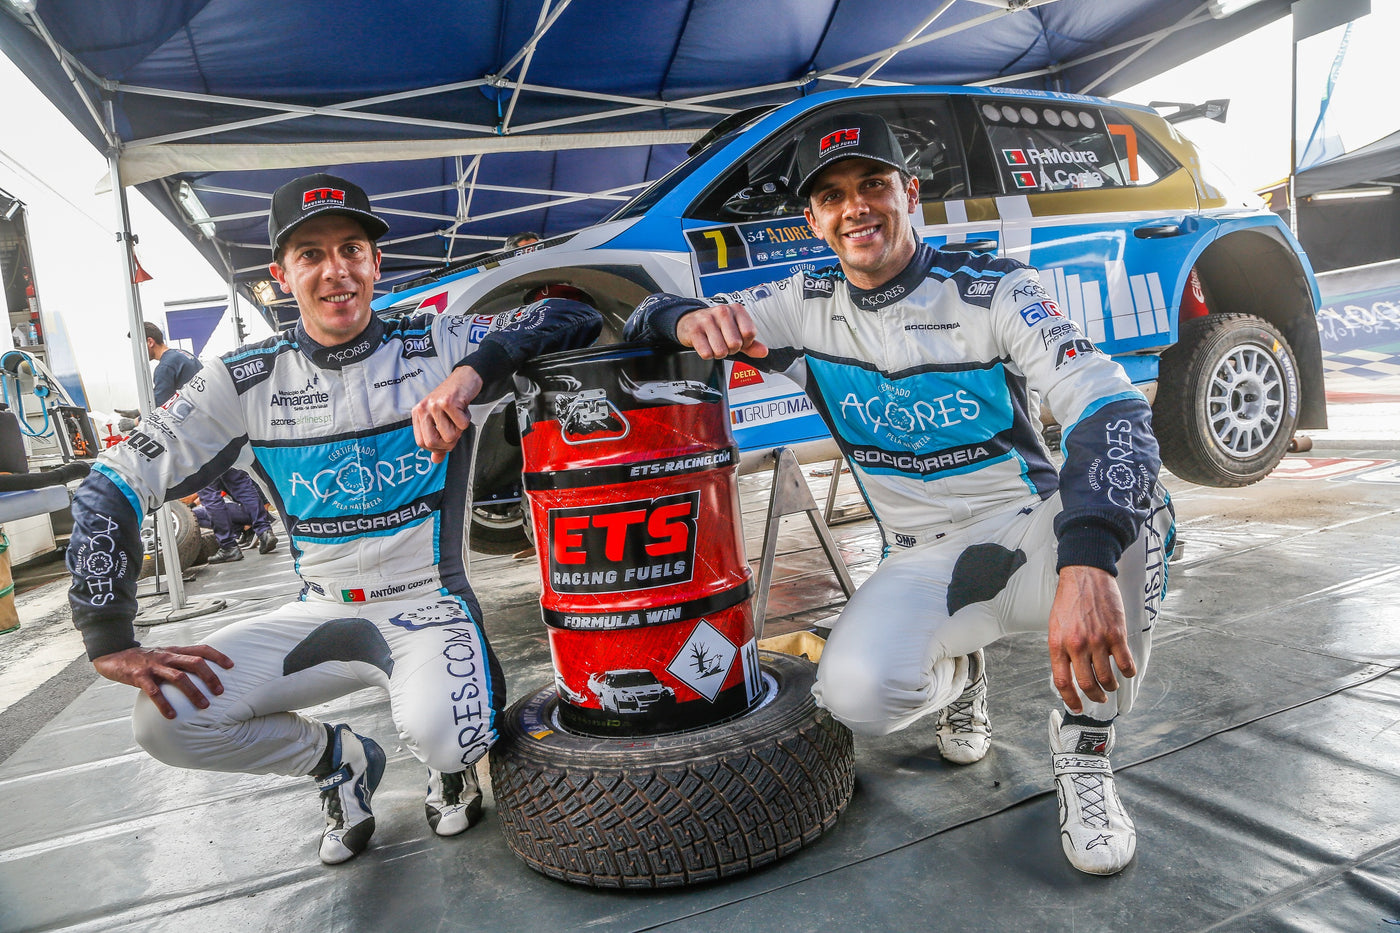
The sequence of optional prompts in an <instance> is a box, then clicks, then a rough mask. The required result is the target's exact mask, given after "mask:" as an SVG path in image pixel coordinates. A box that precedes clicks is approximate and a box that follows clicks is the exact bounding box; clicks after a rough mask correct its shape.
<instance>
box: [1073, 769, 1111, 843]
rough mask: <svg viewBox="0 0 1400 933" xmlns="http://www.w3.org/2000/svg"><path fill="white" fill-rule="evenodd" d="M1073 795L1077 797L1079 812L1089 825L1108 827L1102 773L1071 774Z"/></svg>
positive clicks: (1100, 827)
mask: <svg viewBox="0 0 1400 933" xmlns="http://www.w3.org/2000/svg"><path fill="white" fill-rule="evenodd" d="M1070 782H1071V783H1072V784H1073V785H1074V796H1075V797H1077V798H1079V813H1080V815H1081V816H1082V817H1083V821H1084V822H1085V823H1087V824H1088V825H1090V826H1093V827H1096V828H1099V829H1107V828H1108V806H1107V802H1106V800H1105V796H1106V795H1105V794H1104V790H1103V775H1102V774H1073V775H1070Z"/></svg>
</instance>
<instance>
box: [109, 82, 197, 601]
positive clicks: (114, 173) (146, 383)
mask: <svg viewBox="0 0 1400 933" xmlns="http://www.w3.org/2000/svg"><path fill="white" fill-rule="evenodd" d="M105 106H106V110H107V125H108V128H109V129H110V131H111V138H112V139H118V138H119V137H118V136H117V123H116V117H115V115H114V113H113V110H112V102H111V101H110V100H109V101H107V102H106V103H105ZM120 154H121V149H120V147H119V145H116V146H112V147H110V148H109V149H108V150H107V172H108V174H109V175H110V176H111V181H112V193H113V194H114V195H115V196H116V200H117V249H119V250H120V251H121V254H122V261H121V270H122V277H123V279H124V282H123V288H122V291H123V292H125V293H126V314H127V321H128V323H129V325H130V328H131V362H132V366H133V368H134V370H135V374H136V397H137V398H138V399H139V400H140V402H141V419H142V421H146V420H148V419H149V418H150V415H151V412H152V411H153V410H154V409H155V407H156V399H155V394H154V392H153V390H152V387H151V370H150V366H149V357H148V356H147V354H146V322H145V319H144V318H143V317H142V316H141V292H140V291H139V290H138V289H137V286H136V264H135V258H134V254H133V253H132V251H131V247H132V242H133V240H132V236H131V213H130V211H129V210H128V207H127V203H126V189H125V188H123V187H122V177H121V166H120V164H119V161H118V157H119V156H120ZM139 517H140V516H138V518H139ZM156 528H157V529H158V530H159V531H160V547H161V550H162V551H163V552H164V554H165V569H166V571H167V573H166V577H167V580H168V582H167V586H168V587H169V589H170V605H171V608H173V609H176V610H179V609H183V608H185V578H184V568H183V567H181V566H180V554H179V547H178V546H177V543H176V541H175V522H174V520H173V519H172V518H171V517H170V509H169V507H167V506H164V505H162V506H161V507H160V511H159V512H157V513H156ZM157 570H159V565H157ZM157 585H158V584H157Z"/></svg>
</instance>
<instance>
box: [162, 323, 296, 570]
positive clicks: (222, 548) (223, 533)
mask: <svg viewBox="0 0 1400 933" xmlns="http://www.w3.org/2000/svg"><path fill="white" fill-rule="evenodd" d="M146 356H147V358H148V359H151V360H153V361H155V364H156V370H155V373H153V374H152V376H151V379H152V381H153V382H154V384H155V385H154V394H155V401H156V404H157V405H161V406H163V405H165V404H166V403H167V402H169V401H170V399H171V398H173V397H174V395H175V393H176V392H178V391H179V390H180V389H181V388H182V387H183V386H184V385H185V383H187V382H189V381H190V379H192V378H193V377H194V374H195V373H197V372H199V371H200V370H201V369H203V368H204V364H203V363H201V362H200V361H199V360H198V359H196V358H195V357H194V356H193V355H192V354H189V353H186V352H185V351H184V350H181V349H180V348H179V347H170V346H166V344H165V332H164V331H162V330H161V329H160V328H159V327H158V326H156V325H155V324H152V323H151V322H150V321H147V322H146ZM220 487H222V488H220ZM224 489H227V490H228V492H229V495H230V496H231V497H232V498H233V499H234V501H236V502H238V503H239V504H240V505H241V506H242V507H243V511H244V512H245V513H246V514H247V515H249V516H251V517H252V525H251V528H252V536H253V540H256V541H257V543H258V553H259V554H271V553H272V552H273V551H275V550H277V535H276V534H274V533H273V531H272V520H271V519H270V518H269V517H268V514H267V509H266V508H264V507H263V503H262V497H261V496H260V495H259V493H258V487H257V485H256V484H255V483H254V482H253V478H252V477H251V476H249V475H248V474H247V473H244V472H243V471H242V470H240V469H238V468H236V467H229V468H228V469H227V470H225V471H224V473H223V475H222V476H220V477H218V478H217V479H215V480H214V482H212V483H210V484H208V485H207V486H202V487H200V489H199V502H200V505H202V506H204V511H205V514H206V515H208V517H209V527H210V528H211V529H212V530H213V532H214V540H215V541H217V542H218V545H219V550H218V551H217V552H215V553H214V554H213V555H211V556H210V558H209V563H211V564H223V563H227V562H229V561H235V560H242V559H243V552H242V551H241V550H240V549H239V546H238V544H239V531H236V530H235V528H236V527H237V528H240V529H241V526H236V525H235V523H234V521H233V518H232V516H231V515H230V514H229V509H228V503H227V502H226V501H225V500H224V495H223V490H224ZM249 543H250V544H251V543H252V542H251V541H250V542H249Z"/></svg>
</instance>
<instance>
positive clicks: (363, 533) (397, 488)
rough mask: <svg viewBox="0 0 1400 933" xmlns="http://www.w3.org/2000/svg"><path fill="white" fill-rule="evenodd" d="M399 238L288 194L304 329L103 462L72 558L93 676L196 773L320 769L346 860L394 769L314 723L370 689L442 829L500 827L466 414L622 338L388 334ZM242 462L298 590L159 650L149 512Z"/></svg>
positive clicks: (278, 198) (319, 188) (151, 742)
mask: <svg viewBox="0 0 1400 933" xmlns="http://www.w3.org/2000/svg"><path fill="white" fill-rule="evenodd" d="M387 230H388V225H387V224H386V223H385V222H384V221H383V220H381V219H380V218H379V217H378V216H376V215H375V214H374V213H373V212H372V210H371V207H370V201H369V198H368V196H367V195H366V194H365V192H364V191H362V190H361V189H360V188H358V187H357V186H355V185H354V184H352V183H351V182H348V181H346V180H344V179H341V178H336V177H334V176H330V175H322V174H318V175H309V176H305V177H303V178H298V179H296V180H295V181H292V182H289V183H288V184H286V185H283V186H282V187H281V188H279V189H278V190H277V192H276V193H275V194H274V195H273V198H272V207H271V212H270V214H269V217H268V235H269V239H270V240H271V243H272V248H273V257H274V258H273V262H272V265H271V267H270V271H271V273H272V276H273V277H274V278H275V279H276V280H277V282H278V283H279V284H280V285H281V287H282V289H283V290H284V291H286V292H288V293H289V294H291V295H292V296H294V297H295V298H296V302H297V307H298V310H299V311H300V314H301V320H300V322H299V323H298V324H297V325H296V326H295V327H292V328H290V329H288V330H286V331H284V332H282V333H281V334H279V335H277V336H275V337H272V338H270V339H268V340H265V341H263V342H261V343H256V344H250V345H248V346H244V347H242V348H240V349H238V350H235V351H234V352H232V353H229V354H226V355H225V356H223V357H222V358H221V359H220V360H218V361H216V362H213V363H211V364H209V365H206V366H205V367H204V369H203V371H202V372H200V373H199V374H197V375H195V376H194V377H193V378H191V379H190V381H189V383H188V384H187V385H186V386H185V388H184V389H183V390H182V391H181V392H180V393H179V394H177V395H176V396H175V397H174V398H172V399H171V400H170V401H169V402H167V403H166V404H165V405H164V406H163V407H162V408H160V409H158V410H156V411H155V412H153V413H152V415H151V417H150V418H149V419H148V420H147V421H146V422H143V423H142V425H141V430H140V431H139V432H138V433H136V434H133V435H132V437H131V438H130V439H128V440H127V441H126V442H125V443H123V444H121V445H119V446H117V447H114V448H112V449H111V450H110V451H108V452H106V453H104V454H103V456H102V458H101V460H100V461H99V462H98V463H97V465H96V466H95V467H94V468H93V471H92V474H91V476H90V477H89V478H88V480H87V481H86V482H85V483H84V484H83V486H82V487H81V488H80V489H79V490H78V492H77V494H76V495H75V497H74V502H73V516H74V529H73V537H72V543H71V544H70V546H69V548H68V566H69V569H70V571H71V572H72V574H73V585H72V589H71V591H70V600H71V603H72V607H73V618H74V622H75V623H76V625H77V626H78V628H79V629H80V630H81V632H82V634H83V639H84V642H85V644H86V647H87V651H88V656H89V657H90V658H91V659H92V663H93V666H94V667H96V668H97V670H98V672H99V673H101V674H102V675H103V676H104V677H107V678H109V679H111V680H115V681H118V682H121V683H125V684H130V685H132V686H134V687H136V688H138V689H139V690H140V691H141V695H140V696H139V697H138V698H137V701H136V709H135V711H134V713H133V717H132V723H133V728H134V731H135V734H136V738H137V741H138V742H139V743H140V744H141V745H142V747H144V748H145V749H146V750H147V751H148V752H150V753H151V754H152V755H153V756H154V757H156V758H158V759H159V760H161V761H163V762H166V763H167V764H171V765H175V766H177V767H182V768H199V769H204V770H209V771H239V772H251V773H258V774H267V773H271V774H288V775H309V776H310V777H311V778H312V779H313V780H314V781H315V782H316V785H317V789H318V792H319V794H320V798H321V802H322V806H323V808H324V810H325V820H326V826H325V830H324V832H323V833H322V835H321V838H320V857H321V861H323V862H326V863H327V864H334V863H337V862H343V861H345V860H347V859H349V858H352V857H353V856H355V855H357V854H358V853H359V852H361V851H363V850H364V848H365V847H366V845H368V843H369V839H370V835H371V834H372V833H373V832H374V814H373V811H372V809H371V802H372V799H373V796H374V791H375V788H376V786H377V785H378V784H379V782H380V779H381V777H382V775H383V773H384V766H385V756H384V752H383V750H382V749H381V748H380V746H379V744H378V743H377V742H375V741H374V740H373V739H371V738H369V737H368V736H365V735H361V734H358V733H356V732H355V731H353V730H352V728H351V727H350V725H349V724H346V723H339V724H332V723H322V722H317V721H316V720H314V719H311V718H309V717H307V716H305V715H302V714H299V713H297V712H296V710H298V709H302V708H305V707H309V706H313V705H315V704H318V703H324V702H326V701H327V700H330V699H332V698H334V697H337V696H341V695H343V694H347V693H350V692H352V691H355V690H359V689H361V688H363V687H366V686H377V687H380V688H382V689H383V690H385V691H386V692H387V693H388V697H389V707H390V712H391V714H392V716H393V719H394V723H395V724H396V726H397V728H398V730H399V735H398V739H399V741H401V742H402V743H403V744H404V746H405V747H406V748H407V749H408V750H409V751H410V752H412V753H413V755H414V756H415V757H416V758H418V759H419V760H420V761H422V762H423V763H424V764H426V765H427V767H428V780H427V788H428V790H427V798H426V812H427V819H428V823H429V825H430V826H431V827H432V828H433V830H434V831H435V832H436V833H437V834H438V835H442V836H450V835H454V834H456V833H460V832H462V831H463V830H465V829H467V828H468V827H469V826H470V825H471V824H472V823H473V822H474V821H475V820H476V819H477V817H478V816H479V814H480V812H481V792H480V790H479V788H478V786H477V779H476V774H475V771H474V764H475V762H476V761H477V760H478V759H479V758H480V757H481V756H482V755H483V754H485V752H486V750H487V748H488V747H490V745H491V743H492V742H493V741H494V740H495V738H496V717H497V716H498V715H499V714H500V712H501V710H502V707H503V705H504V702H505V681H504V679H503V678H502V676H501V671H500V668H499V666H498V665H497V663H496V659H495V657H494V655H493V654H492V652H491V648H490V646H489V645H488V644H487V641H486V636H485V633H484V631H483V630H482V620H481V611H480V609H479V607H478V604H477V601H476V597H475V596H474V595H473V594H472V590H471V587H470V586H468V584H467V578H466V573H465V563H464V556H463V553H462V543H463V542H462V529H463V516H464V513H465V510H466V509H467V508H469V507H470V503H469V502H468V501H467V498H468V496H469V489H468V484H467V481H466V480H467V473H468V467H469V464H470V460H471V434H470V432H463V431H462V428H464V427H465V426H466V425H467V424H468V422H469V414H468V411H467V406H468V404H470V403H472V402H482V401H486V400H488V399H490V398H491V397H492V395H493V393H494V394H497V395H498V394H500V393H501V391H503V390H504V388H505V387H506V383H507V382H508V378H507V377H509V376H510V374H511V373H512V372H513V371H514V370H515V369H516V367H518V366H519V365H520V364H521V363H523V362H525V361H526V360H528V359H530V358H532V357H534V356H537V355H539V354H541V353H549V352H553V351H559V350H567V349H573V348H577V347H582V346H586V345H587V344H589V343H591V342H592V341H593V339H594V338H595V337H596V336H597V334H598V332H599V329H600V327H601V319H600V317H599V315H598V313H597V312H596V311H594V310H593V309H591V308H589V307H587V306H585V305H581V304H578V303H576V302H571V301H559V300H551V301H542V302H538V303H536V304H533V305H530V306H528V307H526V308H523V309H520V310H517V311H514V312H508V313H506V314H502V315H500V316H498V317H497V318H496V320H495V321H494V322H493V323H492V324H491V327H490V332H489V333H488V334H487V335H486V336H484V337H482V338H481V340H480V342H479V344H475V345H474V344H473V343H471V342H470V341H469V333H470V331H471V328H470V327H469V326H467V325H468V323H469V322H468V321H466V320H463V319H462V318H460V317H457V316H434V315H432V314H423V315H418V316H413V317H409V318H404V319H402V320H398V321H394V322H385V321H382V320H380V319H379V318H377V317H375V316H374V314H373V313H372V312H371V310H370V300H371V299H372V298H373V289H374V283H375V281H377V280H378V279H379V266H380V258H381V256H380V251H379V249H378V248H377V246H376V241H377V240H378V239H379V238H380V237H381V236H383V235H384V234H385V233H386V232H387ZM430 390H431V391H430ZM439 424H444V425H449V426H451V430H454V431H456V432H457V433H456V435H455V440H456V443H454V444H453V445H452V446H450V447H442V446H441V445H440V443H439V441H438V439H439V434H438V428H437V425H439ZM427 443H439V446H438V448H437V449H435V450H433V451H429V450H427V449H423V445H424V444H427ZM235 463H238V464H240V465H244V466H245V467H246V468H249V469H251V471H252V472H253V473H254V475H255V476H256V477H257V478H258V480H259V481H260V483H261V484H262V485H263V487H264V489H265V490H266V491H267V493H268V495H269V498H270V499H271V501H272V503H273V504H274V505H275V506H276V508H277V511H278V513H279V514H280V515H281V516H282V519H283V522H284V523H285V526H286V531H287V534H288V536H289V538H290V540H291V544H292V552H293V555H294V556H295V558H296V569H297V572H298V574H300V576H301V578H302V581H303V587H302V591H301V594H300V597H299V598H298V599H297V600H296V601H295V602H292V603H289V604H287V605H285V606H282V607H280V608H277V609H273V610H271V611H269V612H266V613H263V614H261V615H258V616H255V617H253V618H250V619H246V620H244V621H241V622H237V623H234V624H231V625H228V626H227V627H225V628H222V629H219V630H217V631H215V632H213V633H212V634H211V635H210V636H209V638H208V641H207V643H205V644H201V645H194V646H190V647H162V648H144V647H141V646H140V645H139V644H138V643H137V642H136V640H135V638H134V637H133V625H132V621H133V619H134V617H135V614H136V598H135V591H136V576H137V568H138V565H139V563H140V561H141V542H140V536H139V529H140V524H141V519H142V516H143V515H145V514H146V513H148V512H150V511H152V510H154V509H155V508H157V507H158V506H159V505H160V504H161V503H162V502H164V501H166V500H168V499H174V498H179V497H181V496H185V495H188V494H190V493H191V492H194V491H195V490H197V489H199V488H201V487H203V486H205V485H207V484H209V483H210V482H212V481H213V480H214V479H215V478H216V477H218V476H219V475H221V474H222V473H224V471H226V470H228V469H229V468H230V467H231V466H233V465H234V464H235Z"/></svg>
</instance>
